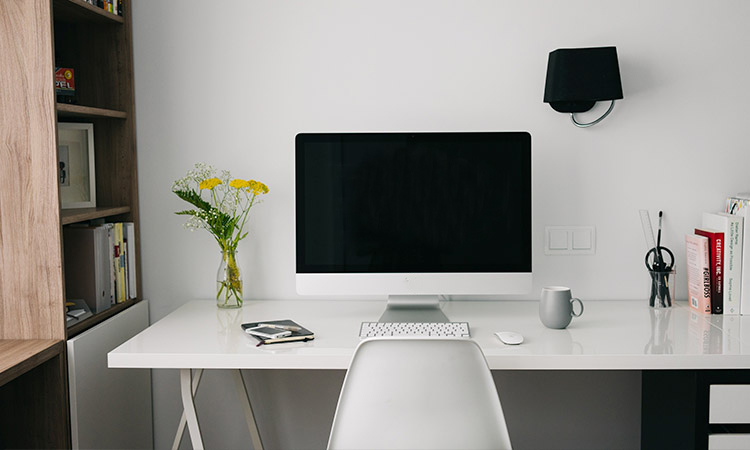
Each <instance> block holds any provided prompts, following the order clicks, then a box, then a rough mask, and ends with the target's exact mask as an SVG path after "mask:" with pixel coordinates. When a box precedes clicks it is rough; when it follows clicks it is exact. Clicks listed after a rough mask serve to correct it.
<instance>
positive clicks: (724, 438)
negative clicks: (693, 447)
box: [708, 434, 750, 450]
mask: <svg viewBox="0 0 750 450" xmlns="http://www.w3.org/2000/svg"><path fill="white" fill-rule="evenodd" d="M748 448H750V434H712V435H710V436H709V437H708V450H747V449H748Z"/></svg>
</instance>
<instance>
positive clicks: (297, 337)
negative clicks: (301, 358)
mask: <svg viewBox="0 0 750 450" xmlns="http://www.w3.org/2000/svg"><path fill="white" fill-rule="evenodd" d="M264 324H267V325H277V326H279V327H285V326H286V327H293V328H299V330H296V329H292V330H291V331H292V334H290V335H289V336H284V337H280V338H273V339H265V338H262V337H260V336H255V335H252V334H248V336H250V337H254V338H255V339H258V340H259V341H260V342H259V343H258V345H263V344H277V343H279V342H292V341H311V340H313V339H315V334H313V332H312V331H310V330H308V329H307V328H305V327H303V326H301V325H300V324H298V323H297V322H295V321H293V320H288V319H286V320H263V321H260V322H250V323H243V324H242V329H243V330H247V329H248V328H254V327H257V326H260V325H264Z"/></svg>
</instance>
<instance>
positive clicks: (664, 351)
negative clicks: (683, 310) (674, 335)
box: [643, 308, 674, 355]
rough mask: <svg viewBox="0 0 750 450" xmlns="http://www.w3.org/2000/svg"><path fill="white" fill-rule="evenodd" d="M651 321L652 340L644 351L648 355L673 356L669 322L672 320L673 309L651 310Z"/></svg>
mask: <svg viewBox="0 0 750 450" xmlns="http://www.w3.org/2000/svg"><path fill="white" fill-rule="evenodd" d="M648 313H649V319H650V320H651V338H650V339H649V341H648V343H647V344H646V346H645V347H644V349H643V353H645V354H647V355H671V354H672V353H674V346H673V343H672V339H671V338H670V336H669V334H670V329H669V322H670V321H671V320H672V308H649V311H648Z"/></svg>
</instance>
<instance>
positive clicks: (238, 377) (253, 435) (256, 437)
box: [232, 369, 263, 450]
mask: <svg viewBox="0 0 750 450" xmlns="http://www.w3.org/2000/svg"><path fill="white" fill-rule="evenodd" d="M232 376H233V377H234V385H235V387H236V388H237V393H238V394H240V401H241V402H242V409H243V410H244V411H245V420H247V428H248V429H249V430H250V441H251V442H252V444H253V450H263V443H262V442H261V441H260V433H259V432H258V424H257V423H256V422H255V415H254V414H253V407H252V406H251V405H250V397H249V396H248V395H247V389H246V388H245V383H244V382H243V381H242V372H241V371H240V370H239V369H236V370H232Z"/></svg>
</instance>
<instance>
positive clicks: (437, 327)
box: [359, 322, 471, 338]
mask: <svg viewBox="0 0 750 450" xmlns="http://www.w3.org/2000/svg"><path fill="white" fill-rule="evenodd" d="M378 336H438V337H454V336H455V337H465V338H470V337H471V333H470V332H469V323H468V322H362V326H361V327H360V329H359V337H360V338H368V337H378Z"/></svg>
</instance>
